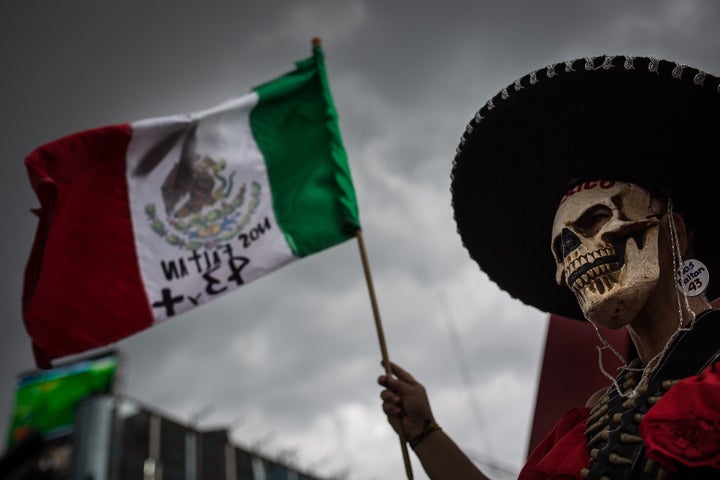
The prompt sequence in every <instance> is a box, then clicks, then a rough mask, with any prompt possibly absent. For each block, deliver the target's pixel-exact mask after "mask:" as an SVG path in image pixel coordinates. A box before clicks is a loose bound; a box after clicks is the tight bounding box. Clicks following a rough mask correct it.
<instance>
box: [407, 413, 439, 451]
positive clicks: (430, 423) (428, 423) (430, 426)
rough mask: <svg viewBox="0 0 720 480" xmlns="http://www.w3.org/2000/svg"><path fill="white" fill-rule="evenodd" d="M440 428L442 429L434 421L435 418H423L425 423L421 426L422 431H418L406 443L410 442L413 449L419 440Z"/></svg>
mask: <svg viewBox="0 0 720 480" xmlns="http://www.w3.org/2000/svg"><path fill="white" fill-rule="evenodd" d="M440 430H442V428H440V425H438V424H437V423H436V422H435V420H431V419H429V418H428V419H425V425H424V426H423V429H422V431H421V432H420V433H418V434H417V435H415V436H414V437H412V438H411V439H410V440H408V443H409V444H410V448H412V449H413V450H414V449H415V447H417V446H418V445H419V444H420V442H422V441H423V440H425V439H426V438H427V437H428V435H430V434H431V433H433V432H437V431H440Z"/></svg>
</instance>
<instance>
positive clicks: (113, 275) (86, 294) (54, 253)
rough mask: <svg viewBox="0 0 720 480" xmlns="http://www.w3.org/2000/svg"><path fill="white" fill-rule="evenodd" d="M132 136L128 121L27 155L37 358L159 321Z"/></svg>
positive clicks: (31, 329)
mask: <svg viewBox="0 0 720 480" xmlns="http://www.w3.org/2000/svg"><path fill="white" fill-rule="evenodd" d="M131 136H132V129H131V127H130V125H128V124H124V125H115V126H109V127H103V128H97V129H93V130H87V131H84V132H79V133H76V134H73V135H69V136H66V137H63V138H61V139H59V140H56V141H54V142H51V143H48V144H46V145H43V146H41V147H39V148H37V149H36V150H35V151H33V152H32V153H31V154H30V155H28V157H27V158H26V159H25V165H26V167H27V170H28V176H29V177H30V182H31V185H32V187H33V189H34V190H35V193H36V195H37V197H38V200H39V201H40V209H39V210H37V211H36V213H37V214H38V216H39V223H38V227H37V231H36V233H35V240H34V243H33V247H32V250H31V253H30V258H29V260H28V262H27V265H26V269H25V280H24V291H23V299H22V303H23V317H24V321H25V325H26V328H27V331H28V333H29V334H30V337H31V338H32V340H33V347H34V351H35V353H36V362H37V363H38V366H45V367H47V366H50V363H49V362H50V360H52V359H54V358H58V357H62V356H66V355H71V354H75V353H80V352H83V351H86V350H89V349H93V348H98V347H101V346H105V345H107V344H109V343H112V342H115V341H117V340H119V339H121V338H123V337H127V336H128V335H131V334H133V333H136V332H138V331H140V330H143V329H145V328H147V327H149V326H150V325H151V324H152V319H153V315H152V309H151V308H150V306H149V304H148V300H147V297H146V295H145V290H144V287H143V282H142V278H141V276H140V270H139V266H138V261H137V257H136V252H135V240H134V236H133V228H132V221H131V218H130V206H129V202H128V190H127V181H126V173H125V154H126V151H127V146H128V143H129V142H130V138H131Z"/></svg>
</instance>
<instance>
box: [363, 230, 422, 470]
mask: <svg viewBox="0 0 720 480" xmlns="http://www.w3.org/2000/svg"><path fill="white" fill-rule="evenodd" d="M355 236H356V237H357V240H358V247H360V258H362V265H363V270H364V271H365V281H366V282H367V288H368V293H369V294H370V303H371V304H372V310H373V316H374V317H375V329H376V330H377V335H378V341H379V342H380V352H381V353H382V361H383V365H384V366H385V374H386V375H392V370H391V368H390V357H389V356H388V352H387V345H386V344H385V334H384V333H383V328H382V322H381V320H380V310H379V309H378V305H377V300H376V299H375V289H374V288H373V282H372V277H371V276H370V264H369V262H368V259H367V253H366V252H365V242H364V241H363V236H362V231H361V230H360V229H358V230H357V232H356V233H355ZM398 435H399V437H400V448H401V449H402V454H403V461H404V462H405V472H406V473H407V478H408V480H412V479H413V473H412V466H411V465H410V456H409V454H408V449H407V443H406V440H405V431H404V429H403V427H402V422H401V423H400V431H399V432H398Z"/></svg>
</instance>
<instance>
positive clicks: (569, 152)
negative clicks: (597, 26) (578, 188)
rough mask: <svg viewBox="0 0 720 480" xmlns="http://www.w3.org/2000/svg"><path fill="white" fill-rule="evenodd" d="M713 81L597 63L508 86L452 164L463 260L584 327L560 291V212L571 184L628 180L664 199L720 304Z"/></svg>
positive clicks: (541, 73) (719, 110)
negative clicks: (555, 228)
mask: <svg viewBox="0 0 720 480" xmlns="http://www.w3.org/2000/svg"><path fill="white" fill-rule="evenodd" d="M719 84H720V80H719V79H718V77H716V76H713V75H710V74H708V73H706V72H703V71H701V70H698V69H696V68H692V67H689V66H686V65H683V64H680V63H675V62H670V61H666V60H660V59H656V58H648V57H630V56H600V57H592V58H583V59H577V60H572V61H567V62H563V63H557V64H554V65H550V66H547V67H545V68H542V69H540V70H537V71H534V72H531V73H529V74H527V75H525V76H524V77H522V78H521V79H519V80H517V81H515V82H514V83H513V84H511V85H509V86H508V87H507V88H505V89H503V90H502V91H501V92H500V93H498V94H497V95H496V96H494V97H493V98H492V99H491V100H490V101H488V102H487V103H486V104H485V105H484V106H483V107H482V108H481V109H480V111H478V113H477V114H476V115H475V117H474V118H473V119H471V120H470V122H469V124H468V126H467V129H466V131H465V132H464V133H463V136H462V138H461V141H460V145H459V147H458V150H457V153H456V156H455V160H454V162H453V169H452V187H451V189H452V204H453V208H454V215H455V221H456V222H457V229H458V232H459V233H460V236H461V238H462V242H463V244H464V246H465V247H466V248H467V250H468V252H469V253H470V256H471V257H472V258H473V259H474V260H475V261H476V262H477V263H478V264H479V266H480V268H481V269H482V270H483V271H484V272H485V273H486V274H487V275H488V276H489V277H490V279H491V280H493V281H494V282H496V283H497V284H498V286H499V287H500V288H502V289H503V290H505V291H507V292H508V293H509V294H510V295H511V296H512V297H514V298H517V299H519V300H521V301H522V302H524V303H526V304H528V305H531V306H534V307H536V308H538V309H540V310H542V311H544V312H548V313H553V314H556V315H561V316H565V317H570V318H577V319H582V318H583V315H582V313H581V311H580V309H579V307H578V306H577V303H576V300H575V296H574V295H573V294H572V293H571V292H570V290H569V289H568V288H566V287H561V286H558V285H557V284H556V283H555V262H554V260H553V257H552V255H551V253H550V235H551V229H552V222H553V217H554V214H555V209H556V207H557V205H558V202H559V200H560V198H561V197H562V195H563V194H564V193H565V192H566V191H567V189H568V188H569V187H570V184H571V182H572V181H573V180H582V179H586V180H590V179H595V180H598V179H614V180H626V181H631V182H635V183H639V184H642V185H645V186H650V187H652V188H654V189H656V190H658V191H662V192H667V194H668V195H669V196H670V198H671V199H672V201H673V205H674V208H675V210H676V211H678V212H680V213H682V214H683V216H684V218H685V219H686V223H688V224H689V228H690V229H691V230H692V231H693V232H694V234H695V240H694V242H695V252H694V257H695V258H697V259H698V260H700V261H702V262H703V263H705V265H706V266H707V267H708V271H709V272H710V282H709V286H708V292H707V293H708V297H709V298H710V300H713V299H715V298H717V297H718V296H719V295H720V277H718V278H717V279H715V281H713V279H712V276H713V273H715V274H716V275H720V225H718V223H720V215H719V213H720V212H719V211H718V208H717V207H718V206H719V205H720V189H717V187H716V186H717V185H719V184H720V183H719V182H717V181H716V180H715V172H714V168H713V167H714V165H715V164H716V163H720V154H719V153H718V144H719V143H720V142H719V140H720V85H719Z"/></svg>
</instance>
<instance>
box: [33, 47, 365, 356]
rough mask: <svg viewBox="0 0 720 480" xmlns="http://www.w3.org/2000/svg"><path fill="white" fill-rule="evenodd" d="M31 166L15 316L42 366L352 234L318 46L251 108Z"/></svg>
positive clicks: (67, 140)
mask: <svg viewBox="0 0 720 480" xmlns="http://www.w3.org/2000/svg"><path fill="white" fill-rule="evenodd" d="M25 164H26V167H27V170H28V175H29V178H30V182H31V185H32V188H33V189H34V191H35V193H36V195H37V198H38V200H39V202H40V208H39V209H37V210H36V213H37V215H38V217H39V222H38V226H37V231H36V234H35V240H34V244H33V247H32V250H31V253H30V258H29V260H28V262H27V265H26V269H25V280H24V291H23V299H22V300H23V317H24V321H25V325H26V328H27V331H28V333H29V335H30V337H31V338H32V340H33V349H34V352H35V358H36V361H37V363H38V366H41V367H49V366H50V361H51V360H52V359H54V358H58V357H62V356H66V355H71V354H76V353H80V352H84V351H86V350H90V349H93V348H97V347H101V346H105V345H107V344H110V343H112V342H116V341H118V340H120V339H122V338H124V337H127V336H129V335H132V334H135V333H137V332H139V331H141V330H143V329H146V328H148V327H151V326H153V325H155V324H157V323H159V322H162V321H164V320H167V319H168V318H170V317H172V316H174V315H178V314H181V313H183V312H185V311H187V310H189V309H191V308H194V307H197V306H199V305H201V304H203V303H205V302H208V301H211V300H213V299H215V298H218V297H220V296H221V295H224V294H226V293H228V292H230V291H232V290H234V289H235V288H237V287H239V286H241V285H243V284H245V283H248V282H251V281H253V280H255V279H257V278H259V277H261V276H263V275H266V274H268V273H270V272H272V271H273V270H275V269H277V268H279V267H281V266H283V265H286V264H288V263H289V262H292V261H294V260H296V259H298V258H302V257H305V256H307V255H311V254H313V253H315V252H318V251H321V250H323V249H326V248H329V247H332V246H334V245H336V244H338V243H341V242H343V241H345V240H347V239H349V238H351V237H353V236H354V235H355V234H356V232H357V231H358V229H359V228H360V222H359V216H358V209H357V203H356V198H355V192H354V188H353V185H352V178H351V175H350V170H349V166H348V162H347V155H346V152H345V149H344V146H343V143H342V139H341V135H340V131H339V127H338V121H337V114H336V111H335V107H334V104H333V101H332V97H331V94H330V89H329V85H328V80H327V76H326V72H325V67H324V63H323V53H322V50H321V47H320V44H319V42H314V43H313V55H312V56H311V57H310V58H308V59H306V60H302V61H299V62H297V63H296V68H295V69H294V70H293V71H291V72H289V73H287V74H285V75H283V76H281V77H278V78H276V79H274V80H272V81H269V82H267V83H264V84H262V85H259V86H257V87H255V88H254V89H252V91H251V92H250V93H248V94H246V95H244V96H240V97H238V98H232V99H229V100H228V101H226V102H224V103H222V104H220V105H218V106H216V107H214V108H210V109H207V110H203V111H199V112H195V113H189V114H182V115H174V116H167V117H159V118H151V119H145V120H140V121H135V122H132V123H127V124H119V125H111V126H106V127H101V128H95V129H91V130H87V131H82V132H79V133H75V134H72V135H69V136H66V137H63V138H60V139H58V140H56V141H53V142H50V143H48V144H46V145H43V146H41V147H39V148H37V149H36V150H35V151H33V152H32V153H31V154H30V155H28V156H27V158H26V159H25Z"/></svg>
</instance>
